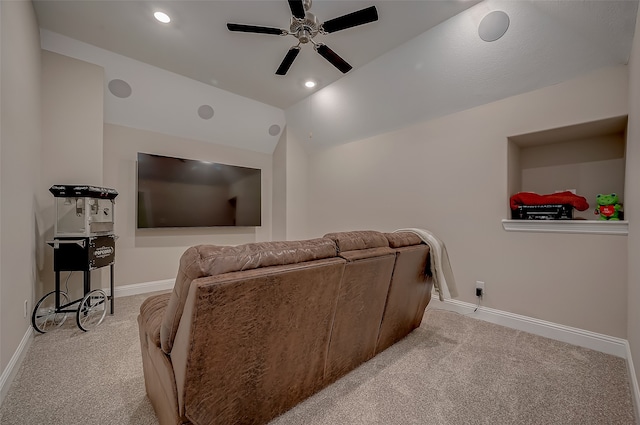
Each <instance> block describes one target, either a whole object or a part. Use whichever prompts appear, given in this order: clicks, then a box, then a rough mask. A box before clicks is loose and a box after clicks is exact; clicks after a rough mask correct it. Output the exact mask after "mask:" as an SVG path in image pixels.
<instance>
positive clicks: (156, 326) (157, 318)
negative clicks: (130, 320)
mask: <svg viewBox="0 0 640 425" xmlns="http://www.w3.org/2000/svg"><path fill="white" fill-rule="evenodd" d="M170 295H171V294H170V293H166V294H160V295H153V296H151V297H149V298H147V299H146V300H144V301H143V302H142V304H141V305H140V327H141V328H142V329H143V330H144V332H145V333H146V334H147V335H148V336H149V339H150V341H151V342H152V343H153V344H154V345H155V346H156V347H160V324H161V322H162V316H163V315H164V312H165V310H166V309H167V305H168V304H169V296H170Z"/></svg>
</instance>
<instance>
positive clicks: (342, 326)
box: [324, 231, 395, 383]
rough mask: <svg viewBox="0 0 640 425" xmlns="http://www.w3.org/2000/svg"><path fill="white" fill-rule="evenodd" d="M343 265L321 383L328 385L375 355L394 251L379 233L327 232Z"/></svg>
mask: <svg viewBox="0 0 640 425" xmlns="http://www.w3.org/2000/svg"><path fill="white" fill-rule="evenodd" d="M324 237H325V238H329V239H332V240H333V241H335V243H336V245H337V247H338V251H339V255H340V257H342V258H344V259H345V260H346V261H347V263H346V265H345V270H344V275H343V278H342V284H341V285H340V293H339V295H338V306H337V308H336V314H335V319H334V323H333V331H332V335H331V344H330V346H329V353H328V357H327V366H326V368H325V380H326V382H327V383H331V382H333V381H335V380H336V379H338V378H340V377H341V376H343V375H345V374H346V373H348V372H349V371H351V370H353V369H355V368H356V367H357V366H359V365H360V364H362V363H364V362H366V361H367V360H369V359H371V358H372V357H373V356H374V355H375V348H376V343H377V340H378V332H379V329H380V322H381V321H382V317H383V313H384V308H385V303H386V299H387V293H388V291H389V283H390V281H391V274H392V272H393V265H394V262H395V251H394V250H393V249H391V248H390V247H389V242H388V240H387V238H386V237H385V236H384V235H383V234H382V233H380V232H375V231H357V232H340V233H329V234H327V235H325V236H324Z"/></svg>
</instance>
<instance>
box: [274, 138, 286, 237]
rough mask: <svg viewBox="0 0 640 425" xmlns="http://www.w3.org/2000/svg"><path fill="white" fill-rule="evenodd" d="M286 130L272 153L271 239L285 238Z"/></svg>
mask: <svg viewBox="0 0 640 425" xmlns="http://www.w3.org/2000/svg"><path fill="white" fill-rule="evenodd" d="M286 133H287V132H286V129H285V131H283V132H282V134H281V135H280V140H279V141H278V144H277V145H276V148H275V149H274V151H273V160H272V163H273V221H272V226H273V232H272V233H273V235H272V236H273V239H274V240H277V241H281V240H285V239H286V238H287V136H286Z"/></svg>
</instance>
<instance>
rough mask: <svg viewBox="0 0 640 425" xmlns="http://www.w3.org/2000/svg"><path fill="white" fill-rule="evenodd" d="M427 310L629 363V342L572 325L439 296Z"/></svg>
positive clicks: (433, 299)
mask: <svg viewBox="0 0 640 425" xmlns="http://www.w3.org/2000/svg"><path fill="white" fill-rule="evenodd" d="M427 308H439V309H443V310H449V311H455V312H457V313H461V314H466V315H468V317H474V318H476V319H480V320H484V321H486V322H491V323H495V324H497V325H502V326H506V327H508V328H512V329H517V330H520V331H524V332H529V333H532V334H535V335H540V336H543V337H546V338H550V339H554V340H556V341H562V342H566V343H569V344H573V345H577V346H580V347H585V348H590V349H592V350H596V351H600V352H603V353H606V354H612V355H614V356H617V357H622V358H624V359H627V360H629V354H628V353H629V348H628V346H629V343H628V341H627V340H626V339H622V338H616V337H612V336H609V335H604V334H599V333H596V332H591V331H586V330H584V329H579V328H572V327H570V326H564V325H559V324H557V323H553V322H547V321H544V320H540V319H535V318H533V317H527V316H521V315H519V314H514V313H509V312H507V311H502V310H495V309H492V308H488V307H482V306H480V308H478V311H477V312H475V313H474V312H473V310H475V308H476V305H475V304H471V303H466V302H463V301H458V300H444V301H440V300H439V299H438V296H437V295H435V296H434V297H433V298H432V299H431V302H430V303H429V306H428V307H427Z"/></svg>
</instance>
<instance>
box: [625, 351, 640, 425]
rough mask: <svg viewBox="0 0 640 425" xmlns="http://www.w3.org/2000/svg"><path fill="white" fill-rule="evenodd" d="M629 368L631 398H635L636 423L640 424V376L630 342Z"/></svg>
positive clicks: (628, 352)
mask: <svg viewBox="0 0 640 425" xmlns="http://www.w3.org/2000/svg"><path fill="white" fill-rule="evenodd" d="M627 369H628V371H629V386H630V387H631V398H632V399H633V407H634V410H635V413H636V423H638V424H640V388H638V378H637V377H636V369H635V367H633V357H632V356H631V347H630V346H629V343H628V342H627Z"/></svg>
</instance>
